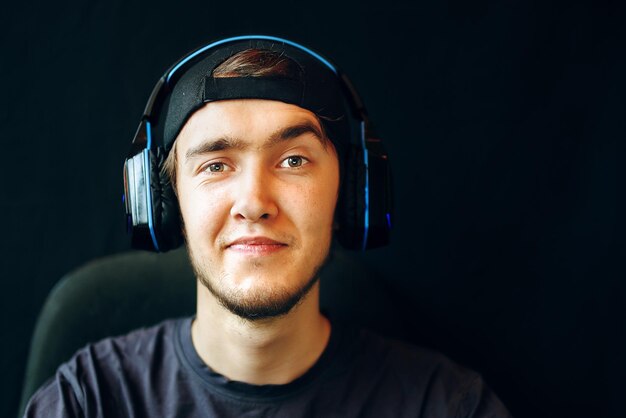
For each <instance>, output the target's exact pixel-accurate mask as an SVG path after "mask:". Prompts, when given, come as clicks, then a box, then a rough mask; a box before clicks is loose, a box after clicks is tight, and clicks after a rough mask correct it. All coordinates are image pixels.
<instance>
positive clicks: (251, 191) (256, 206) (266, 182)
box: [230, 168, 278, 222]
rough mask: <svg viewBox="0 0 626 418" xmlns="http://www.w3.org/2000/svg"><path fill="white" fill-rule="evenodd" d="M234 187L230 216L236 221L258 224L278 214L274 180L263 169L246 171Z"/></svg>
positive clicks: (241, 174)
mask: <svg viewBox="0 0 626 418" xmlns="http://www.w3.org/2000/svg"><path fill="white" fill-rule="evenodd" d="M238 180H239V181H238V182H237V184H236V185H235V190H233V193H234V197H235V198H234V202H233V206H232V207H231V210H230V214H231V216H233V217H234V218H235V219H237V220H241V221H247V222H258V221H260V220H263V219H270V218H272V217H275V216H276V215H277V214H278V206H277V205H276V200H275V198H274V197H275V195H274V193H275V190H274V188H275V184H274V183H275V179H274V178H273V176H272V174H271V173H269V172H267V170H265V169H263V168H257V169H253V170H246V171H244V172H241V173H240V175H239V179H238Z"/></svg>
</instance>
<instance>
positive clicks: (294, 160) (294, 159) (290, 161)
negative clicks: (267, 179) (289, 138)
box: [280, 155, 308, 168]
mask: <svg viewBox="0 0 626 418" xmlns="http://www.w3.org/2000/svg"><path fill="white" fill-rule="evenodd" d="M307 162H308V160H307V159H306V158H304V157H301V156H299V155H292V156H290V157H287V158H285V159H284V160H283V162H282V163H281V165H280V166H281V167H290V168H298V167H301V166H302V165H303V164H306V163H307Z"/></svg>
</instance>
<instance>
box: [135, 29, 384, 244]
mask: <svg viewBox="0 0 626 418" xmlns="http://www.w3.org/2000/svg"><path fill="white" fill-rule="evenodd" d="M250 48H255V49H266V50H271V51H274V52H278V53H280V54H284V55H285V56H287V57H289V58H290V59H292V60H293V61H294V62H295V63H297V64H298V65H299V66H300V68H301V70H302V79H301V80H297V81H294V80H292V79H289V80H287V79H281V78H276V77H234V78H226V79H224V78H222V79H218V78H213V77H212V76H211V74H212V71H213V69H214V68H215V67H217V66H218V65H219V64H221V63H222V62H223V61H225V60H226V59H228V58H229V57H231V56H232V55H234V54H236V53H237V52H240V51H243V50H245V49H250ZM245 98H257V99H269V100H280V101H284V102H286V103H291V104H296V105H298V106H300V107H302V108H305V109H308V110H310V111H312V112H314V113H315V114H316V115H318V116H319V117H320V121H321V123H322V124H323V125H324V129H325V131H326V133H327V135H328V137H329V138H330V140H331V141H332V142H333V144H334V145H335V148H336V149H337V152H338V155H339V159H340V171H341V186H340V192H339V200H338V202H337V209H336V213H335V224H336V225H337V229H336V231H335V237H336V239H337V240H338V241H339V243H340V244H342V245H343V246H344V247H345V248H348V249H355V250H365V249H369V248H375V247H380V246H383V245H386V244H387V243H388V241H389V232H390V229H391V220H392V195H391V178H390V170H389V163H388V158H387V154H386V152H385V150H384V147H383V144H382V142H381V140H380V139H378V138H377V137H376V136H375V135H374V134H373V129H372V127H371V124H370V122H369V120H368V118H367V113H366V111H365V107H364V106H363V104H362V102H361V100H360V98H359V96H358V94H357V93H356V91H355V89H354V88H353V87H352V84H351V83H350V81H349V80H348V78H347V77H346V76H345V75H344V74H343V73H341V72H340V71H339V70H338V69H337V67H335V66H334V65H333V64H331V63H330V62H329V61H328V60H327V59H325V58H324V57H322V56H320V55H319V54H317V53H316V52H313V51H311V50H310V49H308V48H306V47H304V46H302V45H300V44H297V43H295V42H292V41H288V40H286V39H281V38H276V37H272V36H239V37H234V38H228V39H223V40H220V41H217V42H213V43H210V44H208V45H206V46H203V47H201V48H199V49H197V50H195V51H193V52H191V53H189V54H188V55H186V56H185V57H184V58H182V59H181V60H180V61H178V62H177V63H176V64H175V65H174V66H172V67H171V68H170V69H169V70H168V71H167V72H166V73H165V74H164V75H163V77H161V79H160V80H159V82H158V83H157V85H156V86H155V88H154V90H153V91H152V94H151V96H150V98H149V100H148V104H147V105H146V108H145V110H144V113H143V116H142V118H141V122H140V124H139V128H138V129H137V132H136V134H135V137H134V139H133V142H132V146H131V151H130V153H129V155H128V158H127V159H126V162H125V164H124V202H125V208H126V217H127V227H128V230H129V232H130V233H131V237H132V238H131V241H132V245H133V247H135V248H140V249H146V250H152V251H168V250H171V249H174V248H176V247H178V246H180V245H181V244H182V243H183V242H184V239H183V234H182V222H181V219H180V210H179V207H178V200H177V198H176V195H175V193H174V189H173V187H172V185H171V184H170V181H169V178H168V176H167V175H165V174H164V173H163V172H162V171H163V170H162V168H163V164H164V162H165V159H166V158H167V155H168V153H169V152H170V150H171V149H172V145H173V143H174V140H175V139H176V137H177V136H178V133H179V132H180V130H181V129H182V127H183V125H184V124H185V123H186V121H187V120H188V118H189V117H190V116H191V114H192V113H193V112H195V111H196V110H198V109H199V108H200V107H202V106H204V105H205V103H208V102H210V101H215V100H227V99H245Z"/></svg>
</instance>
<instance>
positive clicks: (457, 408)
mask: <svg viewBox="0 0 626 418" xmlns="http://www.w3.org/2000/svg"><path fill="white" fill-rule="evenodd" d="M26 416H27V417H52V418H55V417H106V418H111V417H129V418H135V417H180V418H182V417H190V418H191V417H290V418H292V417H377V418H379V417H394V418H397V417H433V418H435V417H436V418H442V417H509V416H510V415H509V413H508V412H507V410H506V408H505V407H504V406H503V405H502V403H501V402H500V401H499V400H498V398H497V397H496V396H495V395H494V393H493V392H492V391H491V390H490V389H489V388H488V387H487V386H486V385H485V383H484V382H483V380H482V378H481V377H480V376H479V375H477V374H476V373H474V372H472V371H470V370H467V369H464V368H462V367H460V366H458V365H456V364H454V363H453V362H451V361H450V360H448V359H447V358H446V357H444V356H442V355H441V354H438V353H435V352H432V351H429V350H425V349H422V348H418V347H414V346H411V345H408V344H405V343H401V342H398V341H393V340H389V339H385V338H382V337H380V336H377V335H375V334H373V333H371V332H369V331H365V330H356V329H353V328H350V327H346V326H342V325H339V324H333V328H332V333H331V337H330V341H329V343H328V346H327V347H326V350H325V351H324V353H323V354H322V356H321V357H320V358H319V360H318V361H317V362H316V363H315V365H314V366H313V367H312V368H311V369H310V370H309V371H308V372H306V373H305V374H304V375H303V376H301V377H300V378H298V379H296V380H294V381H293V382H291V383H289V384H286V385H262V386H257V385H250V384H246V383H242V382H237V381H231V380H229V379H227V378H226V377H224V376H222V375H220V374H218V373H216V372H214V371H212V370H211V369H210V368H209V367H208V366H207V365H206V364H204V363H203V361H202V360H201V359H200V357H199V356H198V354H197V352H196V350H195V348H194V347H193V344H192V341H191V319H190V318H187V319H180V320H171V321H166V322H164V323H162V324H160V325H157V326H155V327H152V328H148V329H141V330H138V331H135V332H132V333H131V334H128V335H126V336H122V337H116V338H108V339H105V340H103V341H101V342H98V343H96V344H93V345H88V346H87V347H85V348H83V349H82V350H80V351H79V352H78V353H77V354H76V355H75V356H74V357H73V358H72V359H71V360H70V361H69V362H68V363H66V364H64V365H62V366H61V367H60V368H59V370H58V371H57V373H56V375H55V377H54V378H53V379H51V380H50V381H48V382H47V383H46V384H45V385H44V386H43V387H42V388H41V389H39V391H37V393H35V395H33V397H32V398H31V401H30V403H29V405H28V407H27V410H26Z"/></svg>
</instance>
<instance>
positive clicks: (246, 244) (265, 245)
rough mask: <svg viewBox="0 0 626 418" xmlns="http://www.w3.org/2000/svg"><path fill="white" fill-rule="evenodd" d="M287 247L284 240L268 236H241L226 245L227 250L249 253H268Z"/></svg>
mask: <svg viewBox="0 0 626 418" xmlns="http://www.w3.org/2000/svg"><path fill="white" fill-rule="evenodd" d="M285 248H287V244H285V243H284V242H280V241H276V240H273V239H271V238H268V237H260V236H256V237H241V238H238V239H236V240H234V241H232V242H231V243H230V244H228V245H227V246H226V249H227V250H229V251H235V252H238V253H243V254H249V255H269V254H273V253H275V252H278V251H280V250H283V249H285Z"/></svg>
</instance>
